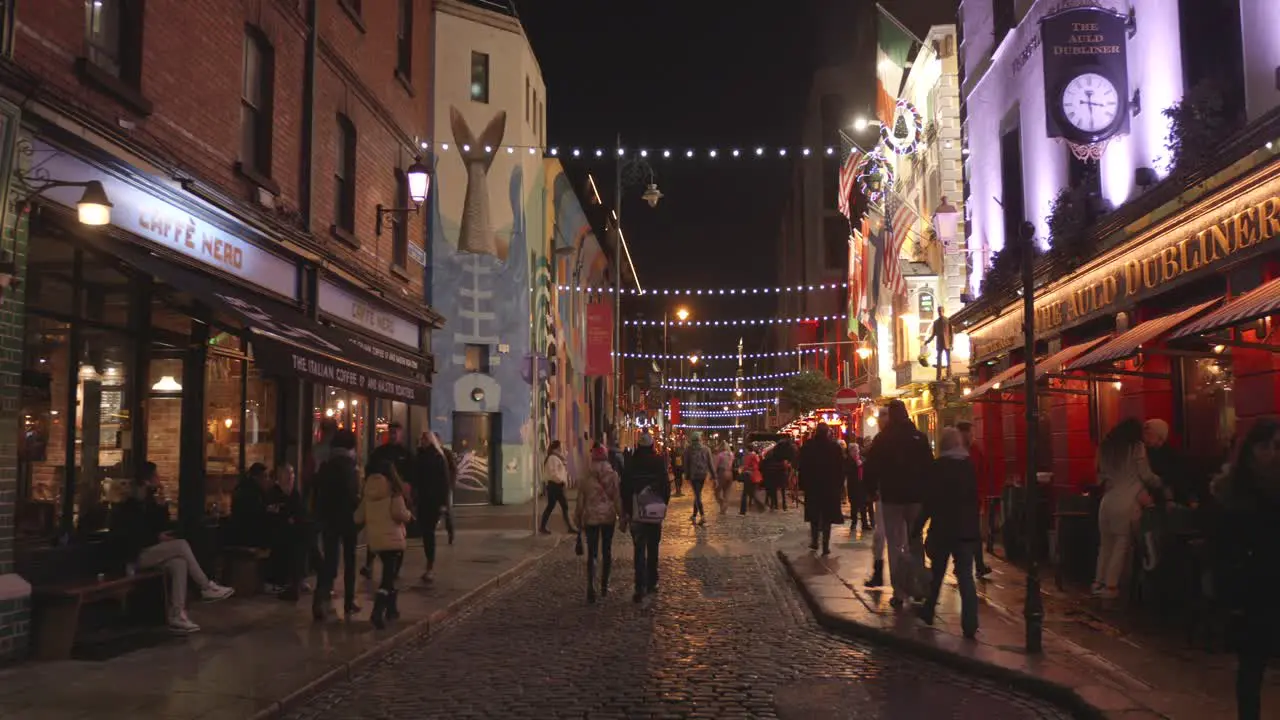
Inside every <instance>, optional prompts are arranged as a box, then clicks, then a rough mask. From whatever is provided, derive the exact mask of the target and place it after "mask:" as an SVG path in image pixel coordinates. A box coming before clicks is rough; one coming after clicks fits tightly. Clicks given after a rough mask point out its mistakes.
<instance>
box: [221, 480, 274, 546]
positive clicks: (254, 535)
mask: <svg viewBox="0 0 1280 720" xmlns="http://www.w3.org/2000/svg"><path fill="white" fill-rule="evenodd" d="M270 489H271V477H270V476H269V475H268V474H267V466H266V465H263V464H262V463H254V464H252V465H250V466H249V471H248V472H247V473H245V475H244V477H243V478H241V479H240V482H239V483H238V484H237V485H236V489H235V490H234V491H232V493H231V525H230V527H229V528H228V532H227V535H228V537H227V542H228V544H230V545H236V546H240V547H253V548H266V547H270V546H271V538H270V535H269V533H270V528H269V526H268V522H267V521H268V518H267V491H268V490H270Z"/></svg>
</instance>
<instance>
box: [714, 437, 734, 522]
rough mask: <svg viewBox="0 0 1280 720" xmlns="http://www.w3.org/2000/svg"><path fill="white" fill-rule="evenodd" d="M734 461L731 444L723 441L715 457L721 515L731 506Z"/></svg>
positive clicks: (717, 493) (718, 502) (717, 499)
mask: <svg viewBox="0 0 1280 720" xmlns="http://www.w3.org/2000/svg"><path fill="white" fill-rule="evenodd" d="M734 460H735V458H734V456H733V450H730V449H729V443H727V442H724V441H721V442H720V452H718V453H716V457H715V483H716V486H715V489H716V504H717V505H719V506H720V514H721V515H723V514H724V513H725V510H727V509H728V506H729V488H731V487H733V465H734Z"/></svg>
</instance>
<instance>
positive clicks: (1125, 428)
mask: <svg viewBox="0 0 1280 720" xmlns="http://www.w3.org/2000/svg"><path fill="white" fill-rule="evenodd" d="M1098 483H1099V484H1100V485H1101V486H1102V487H1103V495H1102V503H1101V505H1100V506H1099V507H1098V534H1099V536H1100V544H1099V548H1098V566H1097V570H1096V572H1095V574H1094V579H1093V594H1094V595H1097V596H1098V597H1102V598H1114V597H1116V596H1117V595H1119V592H1120V590H1119V587H1120V578H1121V576H1122V575H1123V574H1124V567H1125V562H1126V561H1127V560H1128V559H1129V549H1130V547H1131V544H1132V538H1133V533H1134V530H1135V528H1136V526H1137V522H1138V520H1139V517H1140V515H1141V513H1142V508H1143V506H1144V505H1150V504H1151V495H1150V491H1151V490H1152V489H1155V488H1159V487H1160V478H1158V477H1156V476H1155V474H1153V473H1152V472H1151V468H1150V467H1149V466H1148V465H1147V452H1146V447H1145V446H1144V445H1143V444H1142V423H1141V422H1139V421H1138V420H1136V419H1133V418H1129V419H1127V420H1122V421H1121V422H1120V423H1119V424H1117V425H1116V426H1115V427H1114V428H1112V429H1111V432H1109V433H1107V436H1106V437H1105V438H1103V440H1102V444H1101V445H1100V446H1099V447H1098Z"/></svg>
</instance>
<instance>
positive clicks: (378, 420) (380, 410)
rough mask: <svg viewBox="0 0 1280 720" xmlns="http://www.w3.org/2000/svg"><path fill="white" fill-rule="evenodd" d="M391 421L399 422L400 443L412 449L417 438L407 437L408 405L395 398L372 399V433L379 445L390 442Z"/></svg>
mask: <svg viewBox="0 0 1280 720" xmlns="http://www.w3.org/2000/svg"><path fill="white" fill-rule="evenodd" d="M392 423H399V424H400V444H401V445H404V446H405V447H407V448H409V449H411V450H412V449H413V448H414V446H415V445H416V443H417V440H416V438H411V437H409V432H410V430H411V428H410V426H409V406H408V405H406V404H405V403H402V402H398V401H395V400H385V399H382V398H378V399H376V400H374V413H373V434H374V437H375V438H377V443H378V444H379V445H384V444H386V443H388V442H390V440H391V437H390V430H391V425H392Z"/></svg>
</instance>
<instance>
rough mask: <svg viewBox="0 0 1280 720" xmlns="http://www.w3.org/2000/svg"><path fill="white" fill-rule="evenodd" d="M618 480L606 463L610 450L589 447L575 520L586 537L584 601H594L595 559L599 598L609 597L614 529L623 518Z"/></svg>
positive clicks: (607, 462) (609, 464)
mask: <svg viewBox="0 0 1280 720" xmlns="http://www.w3.org/2000/svg"><path fill="white" fill-rule="evenodd" d="M621 483H622V480H621V478H619V477H618V473H617V472H616V471H615V470H614V469H613V464H612V463H610V462H609V451H608V450H606V449H605V448H604V447H603V446H600V445H597V446H596V447H594V448H591V470H590V471H589V472H588V473H587V476H586V478H584V479H583V481H582V486H581V487H579V488H578V501H577V504H576V505H575V506H574V517H576V518H577V520H578V527H580V528H582V529H583V532H584V533H585V534H586V536H587V602H589V603H593V602H595V601H596V557H597V555H600V556H603V557H602V559H603V560H604V562H603V564H601V566H600V595H601V596H602V597H608V595H609V572H610V570H611V569H612V568H613V530H614V526H615V525H616V524H617V522H618V518H619V517H621V516H622V493H621Z"/></svg>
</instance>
